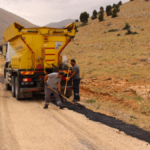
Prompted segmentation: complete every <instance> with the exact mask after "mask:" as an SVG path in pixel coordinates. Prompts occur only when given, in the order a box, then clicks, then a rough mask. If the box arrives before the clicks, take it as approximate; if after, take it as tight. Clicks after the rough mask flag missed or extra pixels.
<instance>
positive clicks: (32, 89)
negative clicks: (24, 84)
mask: <svg viewBox="0 0 150 150" xmlns="http://www.w3.org/2000/svg"><path fill="white" fill-rule="evenodd" d="M41 90H44V88H42V87H40V88H20V91H21V92H32V91H41Z"/></svg>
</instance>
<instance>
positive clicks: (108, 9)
mask: <svg viewBox="0 0 150 150" xmlns="http://www.w3.org/2000/svg"><path fill="white" fill-rule="evenodd" d="M111 9H112V7H111V5H108V6H106V14H107V16H111V15H112V11H111Z"/></svg>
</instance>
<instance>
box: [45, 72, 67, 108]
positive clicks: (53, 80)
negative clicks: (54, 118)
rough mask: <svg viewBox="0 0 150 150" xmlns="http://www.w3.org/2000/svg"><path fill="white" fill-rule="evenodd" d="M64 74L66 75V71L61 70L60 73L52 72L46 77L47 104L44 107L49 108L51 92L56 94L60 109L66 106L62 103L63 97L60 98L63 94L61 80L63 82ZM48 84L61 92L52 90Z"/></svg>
mask: <svg viewBox="0 0 150 150" xmlns="http://www.w3.org/2000/svg"><path fill="white" fill-rule="evenodd" d="M64 75H65V73H64V72H59V73H51V74H48V75H46V76H45V77H44V83H45V106H44V109H46V108H48V105H49V101H50V96H51V94H54V96H55V99H56V102H57V105H58V106H59V107H60V109H63V108H64V107H65V105H63V104H62V102H61V99H60V96H61V85H60V82H61V78H62V77H63V76H64ZM47 86H49V87H50V88H52V89H54V90H55V91H57V92H58V93H59V94H58V93H56V92H54V91H52V90H51V89H49V88H48V87H47Z"/></svg>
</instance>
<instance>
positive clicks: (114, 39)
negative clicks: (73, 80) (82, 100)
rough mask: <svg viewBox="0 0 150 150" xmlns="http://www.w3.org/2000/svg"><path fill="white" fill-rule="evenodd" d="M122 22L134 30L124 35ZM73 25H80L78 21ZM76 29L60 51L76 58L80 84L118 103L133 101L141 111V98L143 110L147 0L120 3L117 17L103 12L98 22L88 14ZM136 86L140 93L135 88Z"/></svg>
mask: <svg viewBox="0 0 150 150" xmlns="http://www.w3.org/2000/svg"><path fill="white" fill-rule="evenodd" d="M125 23H129V25H130V26H131V31H132V32H137V33H138V34H134V35H125V34H126V32H127V31H126V30H122V29H123V27H124V26H125ZM77 25H78V26H80V25H81V22H79V23H77ZM78 30H79V32H77V34H76V37H75V39H74V41H72V42H71V43H70V45H69V46H68V47H67V48H66V49H65V50H64V52H63V55H67V56H68V58H70V59H71V58H74V59H76V61H77V63H78V64H79V66H80V69H81V77H82V81H81V82H82V87H83V88H84V89H85V88H86V89H89V90H90V91H92V92H97V93H101V94H103V93H104V94H106V95H107V94H108V95H110V96H111V97H112V100H114V98H117V99H118V101H119V100H120V101H119V102H120V103H123V101H125V103H126V100H130V101H132V102H134V101H135V103H134V104H133V105H131V108H135V107H136V104H137V110H141V111H142V109H143V107H144V106H143V105H142V106H141V105H140V104H139V101H140V103H141V102H142V101H143V99H144V100H146V101H145V102H146V107H145V111H146V110H147V111H148V110H149V109H148V105H149V103H148V104H147V102H148V101H150V99H149V97H150V96H149V94H148V92H149V91H150V89H146V87H149V86H148V85H149V84H150V1H147V2H146V1H145V0H135V1H129V2H127V3H125V4H123V5H122V6H121V7H120V12H119V13H118V17H116V18H111V16H110V17H107V16H106V13H105V16H104V21H102V22H99V21H98V19H96V20H91V19H90V18H89V22H88V25H86V26H82V27H79V28H78ZM112 31H115V32H112ZM140 86H142V90H144V93H142V92H140V91H139V89H140ZM138 87H139V88H138ZM143 87H145V89H146V90H145V89H143ZM129 89H130V90H129ZM136 89H137V90H138V91H137V90H136ZM132 91H135V92H132ZM140 93H141V94H140ZM103 99H107V98H106V97H103ZM108 99H109V100H110V99H111V98H110V97H109V98H108ZM133 100H134V101H133ZM143 104H144V103H143ZM129 105H130V104H129ZM139 107H140V108H139Z"/></svg>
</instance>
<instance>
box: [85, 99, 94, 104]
mask: <svg viewBox="0 0 150 150" xmlns="http://www.w3.org/2000/svg"><path fill="white" fill-rule="evenodd" d="M86 102H87V103H91V104H94V103H96V101H95V100H94V99H89V100H87V101H86Z"/></svg>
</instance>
